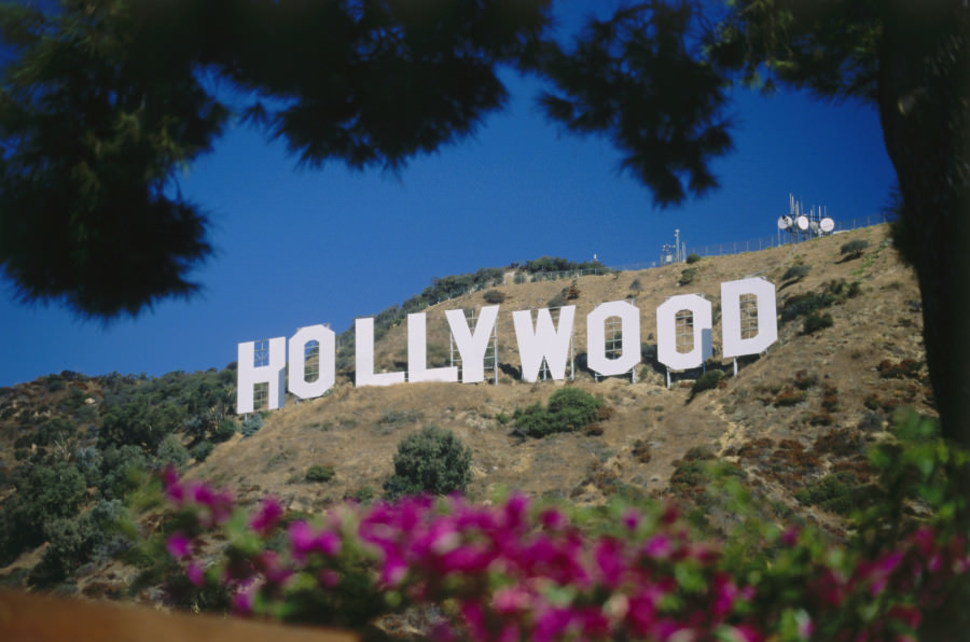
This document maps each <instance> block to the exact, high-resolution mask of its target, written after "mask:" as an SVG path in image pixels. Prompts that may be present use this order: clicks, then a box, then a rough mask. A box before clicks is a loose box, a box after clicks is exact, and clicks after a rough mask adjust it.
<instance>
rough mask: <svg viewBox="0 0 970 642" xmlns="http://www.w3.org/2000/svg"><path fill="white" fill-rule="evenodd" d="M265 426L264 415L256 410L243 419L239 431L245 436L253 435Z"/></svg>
mask: <svg viewBox="0 0 970 642" xmlns="http://www.w3.org/2000/svg"><path fill="white" fill-rule="evenodd" d="M262 427H263V415H261V414H260V413H258V412H256V413H253V414H251V415H248V416H246V417H245V418H244V419H243V420H242V428H240V429H239V432H241V433H242V436H243V437H252V436H253V435H255V434H256V431H257V430H259V429H260V428H262Z"/></svg>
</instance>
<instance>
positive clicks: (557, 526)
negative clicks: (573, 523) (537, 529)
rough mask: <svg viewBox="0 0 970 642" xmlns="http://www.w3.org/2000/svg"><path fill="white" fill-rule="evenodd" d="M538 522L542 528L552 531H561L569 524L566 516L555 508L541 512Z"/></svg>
mask: <svg viewBox="0 0 970 642" xmlns="http://www.w3.org/2000/svg"><path fill="white" fill-rule="evenodd" d="M539 522H540V523H541V524H542V526H543V527H544V528H547V529H549V530H553V531H558V530H562V529H563V528H565V527H566V526H567V525H568V524H569V520H568V519H566V516H565V515H563V514H562V513H561V512H560V511H559V510H557V509H555V508H547V509H545V510H544V511H542V513H540V514H539Z"/></svg>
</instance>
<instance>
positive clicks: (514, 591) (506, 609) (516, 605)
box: [492, 586, 532, 615]
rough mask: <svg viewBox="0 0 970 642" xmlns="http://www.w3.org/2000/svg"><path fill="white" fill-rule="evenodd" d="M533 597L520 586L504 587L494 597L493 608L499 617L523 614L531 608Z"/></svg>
mask: <svg viewBox="0 0 970 642" xmlns="http://www.w3.org/2000/svg"><path fill="white" fill-rule="evenodd" d="M531 603H532V596H531V595H529V593H528V592H527V591H525V590H524V589H522V588H520V587H519V586H503V587H502V588H500V589H498V590H497V591H495V595H494V596H493V597H492V608H494V609H495V612H496V613H498V614H499V615H512V614H515V613H521V612H523V611H525V610H526V609H528V608H529V606H530V605H531Z"/></svg>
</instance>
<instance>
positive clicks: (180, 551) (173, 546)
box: [165, 531, 192, 559]
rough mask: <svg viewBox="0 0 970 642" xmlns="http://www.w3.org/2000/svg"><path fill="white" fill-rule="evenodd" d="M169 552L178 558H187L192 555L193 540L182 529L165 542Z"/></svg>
mask: <svg viewBox="0 0 970 642" xmlns="http://www.w3.org/2000/svg"><path fill="white" fill-rule="evenodd" d="M165 548H166V549H168V554H169V555H171V556H172V557H174V558H176V559H185V558H187V557H189V556H191V555H192V541H191V540H189V538H188V537H186V536H185V535H183V534H182V532H181V531H179V532H175V533H172V535H171V536H170V537H169V538H168V541H167V542H166V543H165Z"/></svg>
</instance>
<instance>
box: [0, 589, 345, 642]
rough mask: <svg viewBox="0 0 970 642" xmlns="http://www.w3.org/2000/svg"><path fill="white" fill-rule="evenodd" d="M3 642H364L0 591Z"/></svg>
mask: <svg viewBox="0 0 970 642" xmlns="http://www.w3.org/2000/svg"><path fill="white" fill-rule="evenodd" d="M0 640H2V641H3V642H155V641H162V640H164V641H165V642H203V641H204V642H359V640H360V638H359V637H358V636H356V635H354V634H352V633H347V632H343V631H336V630H333V629H324V628H309V627H297V626H284V625H279V624H271V623H265V622H255V621H251V620H245V619H241V618H229V617H220V616H217V615H191V614H188V613H166V612H164V611H159V610H157V609H153V608H151V607H150V606H140V605H135V604H119V603H115V602H103V601H91V600H80V599H71V598H63V597H52V596H49V595H39V594H36V593H23V592H20V591H9V590H0Z"/></svg>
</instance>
